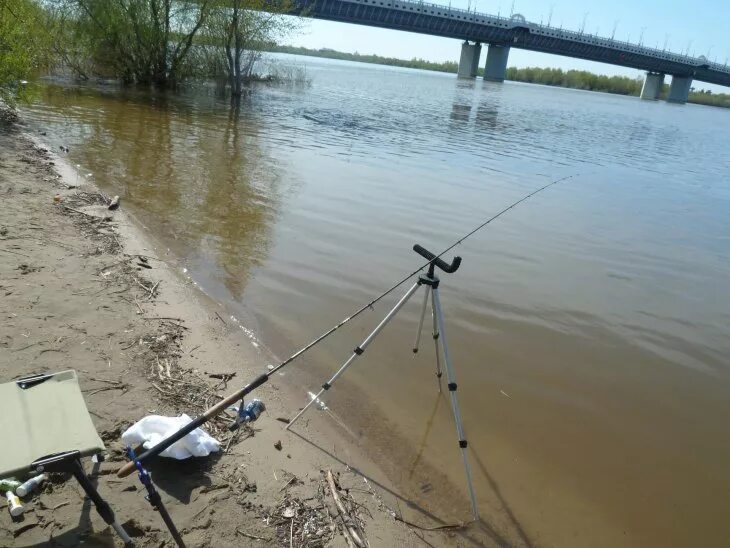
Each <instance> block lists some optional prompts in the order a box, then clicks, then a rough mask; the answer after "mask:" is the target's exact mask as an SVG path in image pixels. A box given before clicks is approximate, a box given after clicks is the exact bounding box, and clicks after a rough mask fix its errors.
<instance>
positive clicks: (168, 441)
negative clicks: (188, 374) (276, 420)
mask: <svg viewBox="0 0 730 548" xmlns="http://www.w3.org/2000/svg"><path fill="white" fill-rule="evenodd" d="M575 176H576V175H567V176H565V177H561V178H560V179H556V180H554V181H551V182H550V183H548V184H546V185H544V186H541V187H539V188H537V189H536V190H534V191H532V192H530V193H529V194H526V195H524V196H523V197H522V198H520V199H519V200H516V201H515V202H512V203H511V204H510V205H508V206H507V207H505V208H504V209H502V210H500V211H499V212H497V213H496V214H494V215H492V216H491V217H489V218H488V219H487V220H486V221H484V222H483V223H481V224H479V225H478V226H476V227H475V228H474V229H473V230H471V231H469V232H467V233H466V234H465V235H464V236H462V237H461V238H459V239H458V240H456V241H455V242H454V243H452V244H451V245H449V246H448V247H447V248H446V249H444V250H443V251H441V252H440V253H438V254H437V255H433V254H431V255H430V256H429V259H428V261H427V262H426V263H424V264H423V265H421V266H420V267H418V268H417V269H415V270H414V271H413V272H411V273H409V274H407V275H406V276H404V277H403V278H402V279H400V280H399V281H398V282H396V283H395V284H394V285H392V286H391V287H389V288H388V289H387V290H385V291H384V292H383V293H381V294H380V295H378V296H377V297H375V298H374V299H372V300H371V301H370V302H368V303H366V304H364V305H363V306H361V307H360V308H359V309H357V310H356V311H355V312H354V313H352V314H351V315H349V316H347V317H346V318H345V319H343V320H342V321H341V322H340V323H338V324H337V325H335V326H333V327H331V328H330V329H328V330H327V331H325V332H324V333H322V334H321V335H319V336H318V337H317V338H315V339H314V340H312V341H311V342H309V343H308V344H307V345H305V346H303V347H302V348H300V349H299V350H297V351H296V352H295V353H294V354H292V355H291V356H289V357H288V358H287V359H285V360H284V361H282V362H281V363H279V364H278V365H277V366H276V367H274V368H273V369H271V370H269V371H266V372H265V373H262V374H261V375H259V376H258V377H256V378H255V379H254V380H253V381H251V382H250V383H249V384H247V385H246V386H244V387H243V388H240V389H239V390H237V391H235V392H233V393H232V394H230V395H229V396H227V397H226V398H225V399H223V400H221V401H220V402H218V403H217V404H216V405H214V406H212V407H210V408H209V409H207V410H206V411H205V412H204V413H203V414H202V415H200V416H198V417H196V418H195V419H193V420H192V421H191V422H190V423H188V424H187V425H185V426H184V427H182V428H181V429H180V430H178V431H177V432H175V433H174V434H171V435H169V436H168V437H167V438H165V439H163V440H161V441H160V442H158V443H157V444H156V445H155V446H154V447H152V448H150V449H148V450H147V451H145V452H144V453H142V454H140V455H138V456H137V459H136V460H137V462H144V461H146V460H147V459H149V458H151V457H154V456H157V455H159V454H160V453H162V452H163V451H164V450H165V449H167V448H168V447H170V446H171V445H172V444H173V443H175V442H177V441H179V440H181V439H182V438H184V437H185V436H187V435H188V434H189V433H190V432H192V431H193V430H195V429H196V428H199V427H200V426H202V425H203V424H205V423H206V422H208V421H209V420H211V419H213V418H214V417H216V416H218V415H220V414H221V413H223V412H224V411H225V410H226V409H227V408H228V407H230V406H231V405H233V404H235V403H236V402H238V401H239V400H241V408H243V400H244V398H245V397H246V396H247V395H248V394H250V393H251V392H253V391H254V390H255V389H256V388H258V387H259V386H261V385H262V384H265V383H266V382H267V381H268V380H269V379H270V378H271V377H272V376H273V375H274V373H276V372H277V371H279V370H280V369H282V368H284V367H286V366H287V365H289V364H290V363H291V362H293V361H294V360H296V359H297V358H298V357H300V356H301V355H302V354H304V353H305V352H307V351H309V350H311V349H312V348H314V347H315V346H317V345H318V344H319V343H321V342H322V341H324V340H325V339H326V338H328V337H329V336H330V335H332V334H333V333H334V332H335V331H337V330H338V329H340V328H341V327H342V326H344V325H345V324H347V323H349V322H351V321H352V320H354V319H355V318H357V317H358V316H359V315H360V314H362V313H363V312H365V311H366V310H368V309H371V308H372V307H373V306H374V305H375V304H377V303H378V302H379V301H381V300H382V299H384V298H385V297H387V296H388V295H390V294H391V293H392V292H393V291H395V290H396V289H398V288H399V287H400V286H402V285H403V284H404V283H406V282H407V281H408V280H410V279H411V278H413V277H414V276H416V275H417V274H419V273H420V272H421V271H423V270H424V269H425V268H428V267H431V266H432V265H434V264H436V265H439V263H440V264H441V265H445V264H446V263H445V262H444V261H442V260H441V257H442V256H443V255H445V254H446V253H448V252H449V251H451V250H452V249H454V248H455V247H456V246H458V245H459V244H461V243H462V242H464V240H466V239H467V238H470V237H471V236H473V235H474V234H476V233H477V232H479V231H480V230H481V229H483V228H484V227H485V226H487V225H488V224H490V223H492V222H493V221H495V220H496V219H498V218H499V217H501V216H502V215H504V214H505V213H507V212H508V211H510V210H512V209H514V208H515V207H517V206H518V205H520V204H521V203H523V202H525V201H527V200H529V199H530V198H532V197H533V196H535V195H536V194H539V193H540V192H543V191H545V190H547V189H548V188H550V187H552V186H554V185H557V184H558V183H561V182H564V181H567V180H568V179H571V178H573V177H575ZM135 469H136V465H135V462H128V463H126V464H125V465H124V466H122V467H121V468H120V469H119V471H118V472H117V476H118V477H120V478H124V477H127V476H128V475H130V474H131V473H132V472H134V470H135Z"/></svg>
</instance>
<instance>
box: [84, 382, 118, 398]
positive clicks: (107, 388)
mask: <svg viewBox="0 0 730 548" xmlns="http://www.w3.org/2000/svg"><path fill="white" fill-rule="evenodd" d="M107 390H124V391H125V392H126V390H127V385H126V384H123V385H121V386H105V387H103V388H97V389H96V390H93V391H92V392H89V393H88V394H87V396H93V395H94V394H98V393H99V392H105V391H107ZM82 392H84V391H83V390H82Z"/></svg>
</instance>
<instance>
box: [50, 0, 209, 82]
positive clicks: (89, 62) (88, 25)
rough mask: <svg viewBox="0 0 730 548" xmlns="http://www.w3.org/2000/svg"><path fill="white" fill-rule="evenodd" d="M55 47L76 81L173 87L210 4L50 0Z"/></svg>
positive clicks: (203, 0) (186, 66) (205, 0)
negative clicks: (92, 77) (104, 80)
mask: <svg viewBox="0 0 730 548" xmlns="http://www.w3.org/2000/svg"><path fill="white" fill-rule="evenodd" d="M51 4H52V5H54V10H53V11H54V13H55V18H54V19H55V22H56V25H55V31H56V35H57V36H56V38H57V39H56V40H55V42H56V44H57V45H58V48H59V54H60V55H61V57H62V58H63V59H65V61H66V63H67V65H68V66H69V67H70V68H71V69H72V70H74V71H75V72H77V73H78V75H79V76H81V77H88V76H90V75H91V74H94V75H97V76H110V77H116V78H120V79H121V80H122V81H123V82H125V83H138V84H153V85H155V86H156V87H159V88H168V87H174V86H176V85H177V84H178V83H180V82H181V81H182V80H183V79H184V78H185V77H186V76H188V75H189V74H190V73H191V72H192V67H191V65H190V63H189V60H190V52H191V49H192V47H193V44H194V43H195V37H196V35H197V34H198V32H199V31H200V29H201V27H202V26H203V24H204V23H205V22H206V19H207V17H208V15H209V14H210V8H211V4H212V0H197V1H196V2H190V1H186V0H54V1H52V2H51Z"/></svg>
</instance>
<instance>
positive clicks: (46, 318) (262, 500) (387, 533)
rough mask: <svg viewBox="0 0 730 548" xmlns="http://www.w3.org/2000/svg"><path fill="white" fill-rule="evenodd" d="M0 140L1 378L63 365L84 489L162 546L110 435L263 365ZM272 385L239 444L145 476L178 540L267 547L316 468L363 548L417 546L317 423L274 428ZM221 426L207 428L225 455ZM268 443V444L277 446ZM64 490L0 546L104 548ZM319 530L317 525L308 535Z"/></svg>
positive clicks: (20, 148)
mask: <svg viewBox="0 0 730 548" xmlns="http://www.w3.org/2000/svg"><path fill="white" fill-rule="evenodd" d="M0 140H2V141H3V142H2V146H0V151H1V152H0V193H2V195H3V197H4V200H3V205H2V206H0V208H1V210H2V215H0V219H1V220H0V228H2V229H3V235H2V236H0V256H2V259H1V260H2V263H1V264H2V267H0V286H2V287H0V295H3V299H2V301H1V302H2V305H0V314H2V316H1V317H3V318H4V320H3V323H4V324H5V325H4V329H3V333H2V339H1V340H0V350H1V351H0V356H2V358H0V371H2V379H1V380H2V381H3V382H7V381H9V380H11V379H12V378H17V377H18V376H21V375H25V374H28V373H34V372H39V371H57V370H63V369H67V368H69V367H72V368H74V369H76V370H77V372H78V373H79V376H80V382H81V385H82V390H84V394H85V397H86V400H87V405H88V407H89V411H90V413H91V415H92V418H93V420H94V422H95V425H96V427H97V429H98V430H99V432H100V433H101V434H102V437H103V439H104V440H105V443H106V445H107V450H108V452H109V455H110V458H109V459H108V461H107V462H105V463H103V464H102V465H101V469H100V476H99V488H100V491H101V492H102V494H103V496H105V497H107V499H108V500H109V502H110V504H111V505H112V506H113V508H114V509H115V511H116V512H117V514H118V517H119V519H120V521H121V522H122V523H127V525H128V526H129V527H130V528H131V529H132V530H134V531H135V534H136V535H137V537H136V540H137V542H138V543H139V545H153V544H154V545H159V543H160V542H162V541H163V540H166V539H169V537H168V536H167V533H166V531H165V530H164V525H163V524H162V523H161V520H159V517H158V516H157V515H155V514H154V513H153V512H152V510H151V509H150V508H149V506H148V504H147V502H146V501H145V500H144V499H143V493H142V491H141V488H140V486H139V484H138V482H137V480H136V479H135V478H128V479H126V480H117V479H116V478H115V477H114V475H113V473H114V471H115V470H116V469H117V468H118V467H119V466H120V463H121V462H122V461H123V457H122V455H121V452H120V451H121V446H120V442H119V434H120V432H121V431H122V430H123V429H124V428H126V426H128V425H129V424H131V423H132V422H133V421H135V420H138V419H139V418H141V417H142V416H144V415H146V414H149V413H150V412H158V413H161V414H169V415H172V414H178V413H180V412H187V413H188V414H190V415H195V414H197V413H198V412H199V410H200V409H202V408H204V406H205V404H206V403H207V404H210V402H211V401H215V398H217V397H220V396H221V395H225V394H226V393H228V392H230V391H231V389H232V388H234V387H236V386H239V385H242V384H245V383H246V382H249V381H250V379H252V378H253V377H254V376H256V375H257V374H258V373H260V372H261V370H262V368H263V367H265V365H266V363H267V356H265V355H264V354H263V353H262V351H261V350H260V349H256V348H255V347H254V346H252V345H251V344H250V341H249V340H248V339H247V338H246V335H245V334H244V332H243V330H242V329H241V328H240V327H239V326H237V325H236V324H235V323H234V322H233V321H230V318H227V317H226V315H225V314H224V311H223V309H222V308H220V305H218V303H215V302H213V301H212V300H211V299H208V298H207V297H206V296H205V295H204V294H203V293H202V292H200V291H198V290H197V288H196V287H195V286H194V284H193V283H192V282H191V281H189V280H184V279H182V278H181V277H180V276H179V274H178V273H177V272H175V271H174V270H173V269H172V268H170V267H169V265H168V262H169V261H170V257H169V256H168V255H167V252H166V251H165V250H164V249H161V248H160V247H159V246H156V245H155V242H154V241H153V240H152V239H151V238H149V236H148V235H146V234H144V233H143V231H142V230H141V229H140V228H139V226H138V225H137V224H136V223H135V221H134V220H133V219H132V218H131V217H130V215H129V214H128V212H125V208H124V204H122V207H121V209H120V210H119V211H117V212H114V213H113V214H112V213H111V212H108V211H107V210H106V209H105V207H104V206H103V205H102V204H101V199H100V198H99V193H98V190H97V189H96V188H94V187H91V186H90V185H86V184H85V183H84V184H83V185H81V186H80V187H79V188H68V186H69V185H71V186H74V185H75V183H76V181H74V180H73V178H69V175H70V174H73V169H72V168H71V167H70V166H69V165H68V164H66V163H65V162H64V160H63V159H62V158H59V157H57V156H56V155H54V154H52V153H50V152H49V151H47V150H45V149H44V147H43V145H42V144H39V142H38V141H35V142H33V141H32V140H31V139H30V138H29V137H28V136H27V135H23V134H22V132H21V131H20V129H18V128H14V129H8V128H0ZM54 196H57V197H58V198H57V200H58V201H56V202H54ZM109 216H111V217H112V219H111V220H110V221H105V220H104V218H106V217H109ZM148 267H151V268H148ZM168 318H173V319H168ZM161 338H162V339H161ZM160 339H161V340H160ZM159 364H162V365H161V368H160V365H159ZM231 373H235V374H236V376H235V377H233V378H231V379H229V380H228V381H227V383H226V381H223V380H222V379H220V376H221V375H222V374H223V375H225V374H231ZM210 375H215V376H217V378H213V377H210ZM155 377H158V378H157V379H156V378H155ZM219 381H220V382H219ZM185 383H189V384H194V385H195V387H194V389H192V391H191V393H190V394H191V395H190V397H191V398H192V399H191V401H190V403H189V404H188V402H185V401H183V400H181V395H180V394H173V393H172V391H173V390H174V388H171V387H175V386H178V385H182V384H185ZM215 383H218V384H215ZM226 384H227V385H226ZM274 384H276V386H275V385H274ZM278 384H280V383H271V385H269V386H265V387H262V388H261V389H260V390H257V392H256V394H255V396H256V397H259V398H261V399H263V400H264V401H265V402H266V404H267V407H268V411H267V413H266V414H265V415H264V417H263V418H262V419H260V420H259V421H258V422H257V423H256V424H255V426H256V431H255V436H253V437H252V438H250V439H243V436H241V439H239V440H234V441H233V442H232V443H231V444H230V446H229V451H227V452H226V453H224V454H222V455H217V456H215V457H214V458H207V459H191V460H190V461H185V462H182V463H175V462H170V461H164V462H160V463H159V464H158V465H157V466H156V467H155V466H153V465H152V464H151V465H150V467H151V468H153V472H154V473H155V477H156V479H157V481H158V486H159V488H160V490H161V491H162V492H163V500H165V502H166V503H167V504H168V506H169V509H170V512H171V514H172V516H173V519H174V520H176V521H177V522H178V526H179V527H180V529H181V530H183V532H184V534H185V539H186V541H187V542H188V543H189V545H192V546H205V545H211V546H213V545H215V546H227V545H233V544H240V543H241V541H242V540H245V534H242V533H240V532H239V533H237V532H236V529H240V530H243V531H245V532H247V533H249V534H253V535H254V536H260V537H261V538H265V539H267V540H266V541H257V544H258V545H261V546H277V545H280V542H279V540H280V539H279V540H277V535H278V536H281V535H280V533H281V531H279V529H281V524H279V526H275V525H272V524H273V523H274V522H275V521H276V515H277V514H276V512H277V508H278V507H280V506H281V504H282V502H285V503H287V504H290V505H296V504H304V505H306V504H305V503H302V502H298V501H303V500H307V499H313V500H315V501H316V500H318V499H317V497H318V495H317V493H318V492H321V486H322V485H323V483H322V480H323V476H322V474H321V472H320V470H329V469H332V470H333V472H336V473H340V483H341V484H342V485H343V486H347V487H354V488H355V489H353V490H352V495H353V496H354V497H355V498H356V499H357V503H358V504H361V505H363V508H365V509H366V511H363V512H362V514H363V515H364V517H363V520H364V524H363V527H364V529H365V533H366V535H367V536H368V538H369V539H370V545H372V546H392V545H396V544H401V545H406V546H409V545H416V544H420V543H421V540H419V538H417V537H416V535H415V533H414V531H413V530H412V529H410V528H408V527H406V526H404V525H403V523H401V522H398V521H397V520H395V519H394V518H393V516H392V511H391V510H390V507H397V505H398V503H397V501H395V500H394V497H393V496H392V495H389V494H388V492H387V490H388V488H387V485H386V486H385V489H386V490H385V491H384V490H381V489H377V488H375V489H374V488H373V482H372V481H371V482H364V481H363V477H362V476H359V475H357V474H355V473H353V472H351V471H349V468H348V467H347V466H346V465H350V466H353V467H356V468H357V469H358V470H363V471H364V473H365V475H366V476H367V475H370V474H372V475H374V476H382V474H380V472H379V471H378V470H377V467H376V466H375V465H374V464H373V463H371V462H365V460H366V459H365V460H363V459H364V457H363V455H362V454H361V452H360V451H358V450H357V448H356V447H355V446H354V445H353V444H351V443H348V442H347V441H346V440H343V439H342V437H341V436H338V434H337V432H335V431H327V430H326V429H324V428H326V427H322V428H321V429H318V430H315V429H313V428H307V430H306V434H307V437H308V438H309V439H306V438H305V437H302V436H297V435H291V434H286V433H285V432H283V431H282V426H283V425H282V423H281V422H280V421H277V418H286V417H290V416H292V413H293V412H295V411H296V409H297V406H296V405H292V403H291V399H290V398H288V397H287V395H286V390H285V389H284V388H283V387H280V386H278ZM281 384H285V383H281ZM183 397H184V393H183ZM193 403H194V404H193ZM298 403H299V404H301V402H298ZM223 426H224V424H223V423H221V424H218V425H216V426H212V428H211V430H212V432H213V433H214V434H216V435H218V437H219V439H221V440H222V441H223V442H224V445H226V443H227V441H228V440H227V439H226V433H225V432H224V431H223ZM277 441H282V443H283V448H282V450H280V451H279V450H277V449H276V448H275V447H274V444H275V442H277ZM322 447H331V448H332V451H324V450H323V449H322ZM160 466H162V467H160ZM371 477H372V476H371ZM356 486H357V487H356ZM364 487H366V488H364ZM76 491H77V490H76V488H75V487H74V486H73V485H72V482H66V483H59V482H50V483H49V486H48V487H47V488H46V489H44V490H43V491H42V492H41V493H40V494H39V495H37V497H35V499H34V500H32V501H31V502H30V503H29V507H31V508H32V511H29V512H27V513H26V519H25V520H24V522H22V523H14V522H11V520H10V518H9V516H8V515H7V513H5V515H4V517H3V518H1V519H0V543H1V544H2V545H7V546H26V545H38V544H47V543H51V544H53V543H56V545H75V544H77V543H78V542H80V541H81V540H82V539H85V541H86V543H87V545H103V546H108V545H113V543H114V542H116V541H115V540H114V539H113V537H111V534H110V533H109V530H108V528H107V527H106V526H105V524H104V523H103V522H102V521H101V520H100V519H99V518H98V516H97V515H96V514H95V513H94V512H93V511H92V512H89V511H88V508H86V510H84V505H83V501H82V499H81V497H79V496H78V493H77V492H76ZM56 500H59V501H60V502H54V501H56ZM65 502H68V504H64V505H63V507H59V508H57V509H56V510H52V509H51V508H53V507H54V505H55V504H59V503H65ZM302 508H304V507H302ZM307 511H310V510H307ZM319 511H320V512H322V509H320V510H319ZM84 512H85V513H84ZM302 512H303V513H304V514H306V512H305V510H304V509H302ZM312 512H314V513H312V516H315V515H316V512H315V511H313V510H312ZM368 514H369V515H370V516H372V517H369V515H368ZM79 516H82V518H81V521H80V520H79ZM232 516H233V517H235V519H234V523H231V517H232ZM267 517H268V521H269V525H268V526H267V525H266V518H267ZM332 523H333V524H334V522H332ZM287 525H289V524H287ZM315 532H316V531H315ZM422 534H424V533H421V532H419V533H418V536H419V537H420V536H421V535H422ZM425 534H426V535H427V538H429V539H430V542H434V543H435V544H436V545H444V544H449V545H451V544H453V545H459V544H461V539H457V538H451V537H447V536H444V535H446V533H425ZM451 534H453V533H449V535H451ZM328 535H329V533H327V531H324V530H323V531H322V533H321V538H322V539H323V540H324V539H325V537H327V536H328ZM330 536H331V537H332V538H331V539H327V542H326V543H325V544H323V545H327V546H329V545H332V546H337V545H345V544H344V538H343V537H342V536H341V533H340V530H339V528H338V529H337V530H334V531H332V533H331V535H330ZM285 540H289V539H285ZM168 542H169V540H168ZM465 542H466V544H469V545H473V544H474V541H473V540H469V541H465ZM477 544H481V543H480V542H478V543H477ZM312 545H314V544H312Z"/></svg>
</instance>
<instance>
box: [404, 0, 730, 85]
mask: <svg viewBox="0 0 730 548" xmlns="http://www.w3.org/2000/svg"><path fill="white" fill-rule="evenodd" d="M391 3H397V4H401V5H410V6H414V7H418V8H420V9H421V10H424V9H426V10H437V11H438V12H444V14H446V12H448V13H449V14H460V15H464V16H465V17H463V19H465V20H467V17H466V16H468V18H469V19H472V18H473V19H476V20H479V21H478V22H486V23H487V24H488V23H494V24H496V25H498V26H506V27H508V28H509V27H516V26H524V27H527V28H529V29H534V30H536V31H542V32H543V33H545V34H548V35H549V36H557V37H559V38H562V39H566V40H572V41H575V42H583V43H591V44H595V45H600V46H604V47H609V48H613V49H616V50H619V51H623V52H627V53H638V54H640V55H647V56H650V57H657V58H659V59H664V60H667V61H674V62H677V63H685V64H688V65H693V66H697V67H699V66H707V67H708V68H711V69H712V70H716V71H719V72H726V73H729V74H730V66H728V65H727V63H726V64H724V65H721V64H720V63H716V62H712V61H709V60H707V59H705V58H704V57H692V56H689V55H686V54H682V53H674V52H672V51H668V50H666V49H662V50H660V49H657V48H651V47H647V46H644V45H642V44H634V43H631V42H629V41H622V40H616V39H615V38H606V37H600V36H598V35H597V34H586V33H584V32H577V31H573V30H567V29H563V28H562V27H560V28H558V27H553V26H551V25H543V24H541V23H532V22H529V21H524V22H523V21H522V19H515V18H514V17H503V16H501V15H491V14H488V13H480V12H477V11H476V10H467V9H463V8H453V7H451V6H444V5H442V4H434V3H431V2H419V1H417V0H391Z"/></svg>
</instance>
